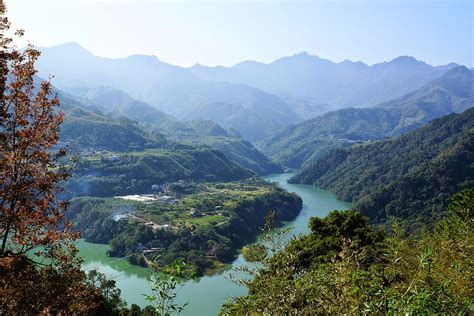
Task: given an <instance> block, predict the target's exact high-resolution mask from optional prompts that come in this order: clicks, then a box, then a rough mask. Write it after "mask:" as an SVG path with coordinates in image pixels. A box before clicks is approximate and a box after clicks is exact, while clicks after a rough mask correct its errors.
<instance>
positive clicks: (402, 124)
mask: <svg viewBox="0 0 474 316" xmlns="http://www.w3.org/2000/svg"><path fill="white" fill-rule="evenodd" d="M473 83H474V75H473V73H472V72H471V71H470V70H469V69H467V68H466V67H464V66H460V67H456V68H454V69H452V70H450V71H448V72H447V73H446V74H444V75H443V76H442V77H440V78H438V79H436V80H433V81H431V82H429V83H428V84H426V85H424V86H423V87H421V88H419V89H417V90H415V91H413V92H410V93H407V94H406V95H404V96H402V97H400V98H397V99H394V100H391V101H387V102H383V103H381V104H379V105H378V106H376V107H372V108H346V109H341V110H337V111H333V112H329V113H326V114H324V115H322V116H318V117H315V118H313V119H310V120H308V121H305V122H303V123H300V124H298V125H293V126H289V127H286V128H284V129H282V130H281V131H279V132H277V133H275V134H274V135H272V136H270V137H268V138H266V139H265V140H263V141H262V142H261V143H260V144H259V149H261V150H262V151H263V153H265V154H266V155H268V156H269V157H271V158H273V159H274V160H275V161H277V162H280V163H282V164H283V165H285V166H288V167H291V168H301V167H312V165H313V164H315V163H316V162H317V161H318V160H319V159H320V158H323V157H324V156H325V155H326V154H327V153H328V152H329V151H331V150H332V149H334V148H344V147H345V148H348V147H351V146H352V145H354V143H360V142H367V141H374V140H380V139H383V138H385V137H391V136H394V135H400V134H403V133H406V132H409V131H412V130H414V129H416V128H419V127H420V126H422V125H423V124H426V123H428V122H429V121H431V120H433V119H435V118H438V117H441V116H443V115H447V114H449V113H452V112H457V113H459V112H462V111H465V110H466V109H468V108H470V107H472V106H473V105H474V93H473V92H472V91H473V89H472V86H473ZM317 163H318V164H319V163H320V161H319V162H317ZM306 171H307V170H306Z"/></svg>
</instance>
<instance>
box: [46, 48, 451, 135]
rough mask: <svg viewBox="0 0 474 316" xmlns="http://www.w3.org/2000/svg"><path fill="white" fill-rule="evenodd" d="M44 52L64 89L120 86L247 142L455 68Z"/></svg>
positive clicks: (296, 58) (407, 62) (398, 92)
mask: <svg viewBox="0 0 474 316" xmlns="http://www.w3.org/2000/svg"><path fill="white" fill-rule="evenodd" d="M41 50H42V56H41V58H40V60H39V61H38V68H39V73H40V75H42V76H47V75H48V74H50V73H54V74H55V84H56V85H57V86H58V87H59V88H61V89H63V90H65V91H67V92H70V93H76V92H77V91H80V90H81V88H83V87H87V88H88V89H90V88H97V87H102V86H110V87H113V88H118V89H121V90H123V91H125V92H126V93H127V94H129V95H130V96H131V97H132V98H134V99H136V100H139V101H142V102H146V103H149V104H150V105H152V106H153V107H156V108H158V109H160V110H162V111H164V112H165V113H167V114H171V115H173V116H175V117H176V118H178V119H184V120H195V119H198V120H201V119H204V120H213V121H215V122H216V123H218V124H220V125H222V127H224V128H227V129H228V128H232V129H235V130H237V131H239V133H240V134H241V135H242V136H243V137H245V138H246V139H248V140H250V141H259V140H262V139H263V138H265V137H268V136H270V135H272V134H274V133H275V132H277V131H278V130H280V129H281V128H282V127H285V126H288V125H291V124H295V123H299V122H301V121H303V120H304V119H310V118H313V117H315V116H317V115H321V114H324V113H326V112H328V111H330V110H333V109H336V108H344V107H349V106H352V107H363V106H371V105H374V104H376V103H379V102H382V101H386V100H390V99H393V98H396V97H400V96H402V95H404V94H406V93H408V92H411V91H414V90H416V89H418V88H420V87H421V86H423V85H424V84H426V83H428V82H430V81H431V80H433V79H436V78H439V77H440V76H442V75H443V74H444V73H445V72H446V71H448V70H450V69H452V68H453V67H456V66H457V65H456V64H454V63H451V64H448V65H445V66H438V67H433V66H430V65H428V64H426V63H424V62H422V61H418V60H416V59H415V58H413V57H407V56H402V57H399V58H396V59H394V60H392V61H390V62H384V63H380V64H375V65H373V66H368V65H366V64H364V63H362V62H351V61H348V60H346V61H344V62H341V63H334V62H331V61H329V60H325V59H321V58H319V57H317V56H311V55H309V54H307V53H305V52H303V53H300V54H296V55H293V56H289V57H284V58H281V59H278V60H276V61H274V62H272V63H270V64H264V63H259V62H255V61H245V62H242V63H239V64H237V65H235V66H233V67H229V68H225V67H205V66H201V65H195V66H193V67H191V68H188V69H186V68H182V67H178V66H173V65H170V64H167V63H165V62H162V61H160V60H159V59H158V58H157V57H156V56H147V55H132V56H129V57H126V58H117V59H110V58H103V57H98V56H95V55H93V54H92V53H91V52H89V51H87V50H85V49H84V48H82V47H81V46H79V45H78V44H76V43H67V44H63V45H59V46H54V47H50V48H43V49H41ZM136 106H137V108H138V107H140V104H136ZM137 115H138V114H137Z"/></svg>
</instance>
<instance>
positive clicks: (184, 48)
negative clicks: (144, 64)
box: [6, 0, 474, 67]
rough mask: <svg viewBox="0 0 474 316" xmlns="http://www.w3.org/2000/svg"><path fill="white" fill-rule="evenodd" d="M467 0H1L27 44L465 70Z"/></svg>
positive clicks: (182, 60) (188, 57)
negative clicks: (302, 56)
mask: <svg viewBox="0 0 474 316" xmlns="http://www.w3.org/2000/svg"><path fill="white" fill-rule="evenodd" d="M473 2H474V1H471V0H465V1H464V0H445V1H426V0H406V1H405V0H404V1H394V0H386V1H384V0H378V1H375V0H374V1H357V0H352V1H349V0H346V1H329V0H319V1H318V0H314V1H304V2H302V1H295V0H293V1H288V2H282V1H280V2H276V1H270V0H266V1H259V2H251V1H226V0H224V1H223V0H220V1H212V2H198V1H191V0H188V1H159V0H135V1H132V0H128V1H126V0H121V1H117V0H102V1H94V0H6V3H7V8H8V10H9V13H8V14H9V17H10V20H11V21H12V22H13V23H14V25H15V26H17V27H21V28H23V29H25V30H26V32H27V38H28V39H30V40H31V41H32V42H33V43H34V44H36V45H37V46H52V45H57V44H60V43H64V42H72V41H74V42H78V43H79V44H80V45H82V46H83V47H85V48H87V49H88V50H90V51H92V52H93V53H94V54H96V55H99V56H105V57H124V56H127V55H131V54H137V53H140V54H154V55H157V56H158V58H160V59H161V60H163V61H166V62H169V63H172V64H176V65H180V66H191V65H193V64H195V63H201V64H204V65H225V66H230V65H233V64H235V63H238V62H240V61H243V60H249V59H250V60H258V61H263V62H271V61H273V60H274V59H277V58H280V57H282V56H287V55H293V54H294V53H297V52H301V51H307V52H308V53H310V54H312V55H318V56H319V57H322V58H327V59H331V60H333V61H342V60H344V59H350V60H353V61H357V60H360V61H363V62H365V63H368V64H373V63H377V62H381V61H386V60H391V59H393V58H395V57H397V56H400V55H411V56H414V57H416V58H418V59H421V60H424V61H425V62H427V63H429V64H433V65H440V64H446V63H448V62H451V61H454V62H457V63H460V64H464V65H468V66H470V67H472V66H473V65H474V60H473V51H474V40H473V28H474V25H473V23H474V22H473V14H474V13H473V11H474V8H473Z"/></svg>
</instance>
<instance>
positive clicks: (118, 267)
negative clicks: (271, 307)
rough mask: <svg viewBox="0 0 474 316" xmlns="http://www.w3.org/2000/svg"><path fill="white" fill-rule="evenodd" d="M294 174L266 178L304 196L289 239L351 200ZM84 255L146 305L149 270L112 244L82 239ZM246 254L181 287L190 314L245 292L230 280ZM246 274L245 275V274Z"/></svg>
mask: <svg viewBox="0 0 474 316" xmlns="http://www.w3.org/2000/svg"><path fill="white" fill-rule="evenodd" d="M293 175H294V174H293V173H283V174H273V175H269V176H266V177H264V178H263V179H265V180H267V181H270V182H275V183H277V184H278V185H279V186H280V187H281V188H283V189H285V190H287V191H288V192H294V193H296V194H298V196H300V197H301V198H302V199H303V208H302V210H301V212H300V213H299V215H298V216H297V217H296V218H294V219H293V220H290V221H287V222H286V223H285V225H286V226H287V227H292V230H291V232H290V234H289V235H288V236H287V239H289V238H291V236H297V235H300V234H306V233H307V232H308V231H309V228H308V220H309V218H310V217H312V216H318V217H323V216H325V215H326V214H328V213H329V211H331V210H333V209H348V208H350V206H351V204H350V203H344V202H341V201H338V200H337V199H336V198H335V196H334V195H333V194H331V193H329V192H327V191H324V190H319V189H317V188H315V187H313V186H311V185H301V184H290V183H288V182H287V180H288V179H289V178H291V177H292V176H293ZM78 248H79V253H80V255H81V256H82V257H83V258H84V265H83V266H84V269H85V270H89V269H95V268H97V269H99V271H101V272H103V273H105V274H106V275H107V277H109V278H111V279H112V280H115V281H116V282H117V285H118V287H119V288H121V289H122V296H123V298H124V299H125V300H126V301H127V302H128V303H129V304H130V303H136V304H139V305H141V306H142V307H144V306H146V305H147V302H146V301H145V299H144V297H143V296H142V293H146V292H147V289H148V285H147V282H146V277H147V276H148V274H149V271H148V270H146V269H144V268H141V267H139V266H136V265H131V264H130V263H129V262H128V261H127V260H117V259H116V258H113V257H109V256H107V252H108V251H109V250H110V246H107V245H103V244H96V243H88V242H85V241H83V240H81V241H79V242H78ZM248 264H249V263H247V262H246V261H245V260H244V258H243V257H242V255H239V256H238V257H237V258H236V259H235V260H233V261H232V263H231V265H226V266H224V267H223V268H222V270H221V271H220V272H219V273H217V274H215V275H212V276H203V277H201V278H199V279H198V280H197V281H196V282H193V281H188V282H187V284H186V285H185V286H184V287H183V288H182V289H181V291H182V292H181V293H182V295H181V296H180V297H179V298H178V300H179V302H180V304H184V303H189V306H188V308H187V309H186V315H196V316H198V315H213V314H217V313H218V311H219V310H220V306H221V305H222V304H223V303H224V302H225V301H226V300H227V299H229V298H231V297H235V296H240V295H244V294H245V293H246V289H245V288H244V287H242V286H238V285H237V284H234V283H233V282H231V281H230V280H229V275H230V274H234V275H238V276H239V275H241V273H240V272H239V271H237V270H236V269H237V268H238V267H241V266H242V265H248ZM241 276H242V277H244V275H241Z"/></svg>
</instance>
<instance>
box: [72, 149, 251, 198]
mask: <svg viewBox="0 0 474 316" xmlns="http://www.w3.org/2000/svg"><path fill="white" fill-rule="evenodd" d="M75 174H76V177H75V178H73V179H72V180H71V181H70V183H69V186H68V191H69V192H70V193H71V194H72V195H73V196H82V195H92V196H100V197H110V196H115V195H129V194H143V193H152V185H154V184H163V183H168V182H171V181H178V180H184V181H199V182H200V181H208V182H216V181H233V180H241V179H245V178H249V177H252V176H253V175H254V173H253V172H252V171H250V170H248V169H244V168H242V167H241V166H239V165H237V164H235V163H233V162H231V161H230V160H229V159H228V158H227V157H226V156H225V155H224V154H223V153H221V152H219V151H217V150H212V149H210V148H208V147H197V146H185V145H174V146H172V147H171V146H170V147H168V148H167V149H161V150H149V151H139V152H127V153H121V154H115V155H105V156H103V155H102V156H101V155H96V156H88V157H85V158H84V159H82V160H81V162H80V163H79V164H78V166H77V170H76V172H75Z"/></svg>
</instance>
